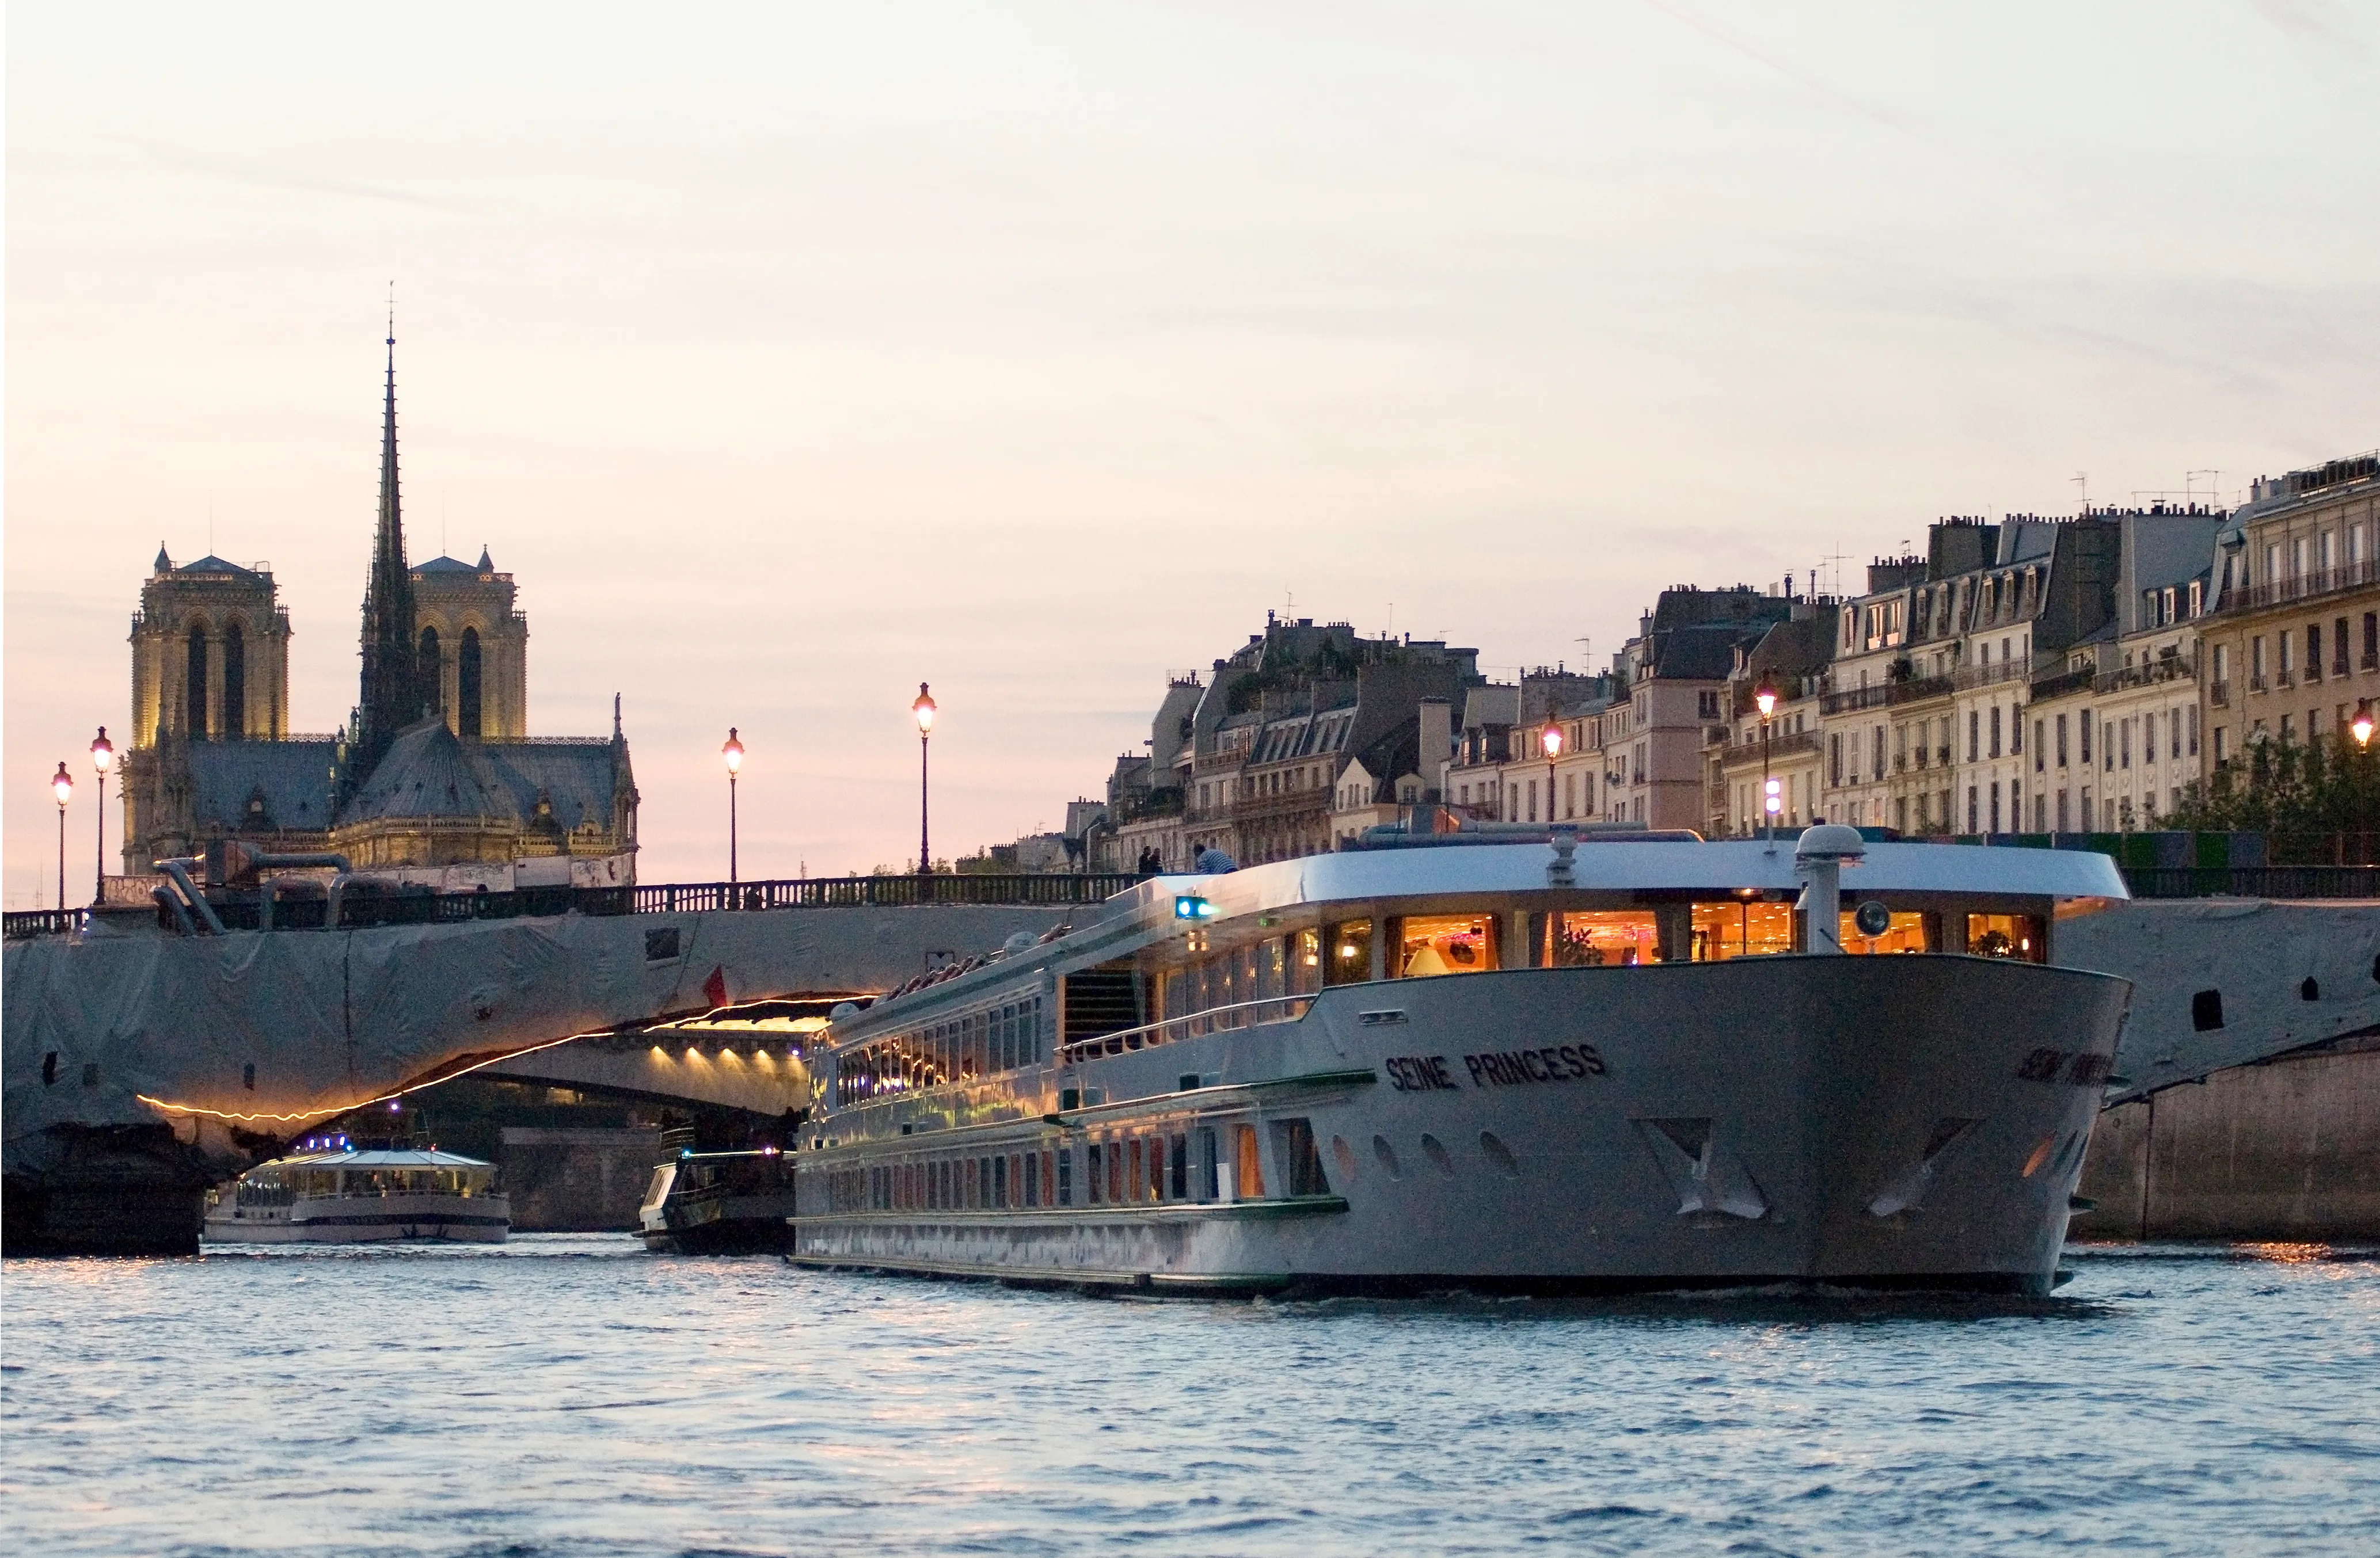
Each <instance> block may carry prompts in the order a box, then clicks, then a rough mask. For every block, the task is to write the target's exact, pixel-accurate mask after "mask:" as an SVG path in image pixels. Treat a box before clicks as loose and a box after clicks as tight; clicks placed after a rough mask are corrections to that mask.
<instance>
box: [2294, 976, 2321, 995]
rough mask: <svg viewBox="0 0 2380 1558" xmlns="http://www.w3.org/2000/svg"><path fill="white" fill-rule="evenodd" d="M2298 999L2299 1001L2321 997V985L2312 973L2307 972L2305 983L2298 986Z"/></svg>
mask: <svg viewBox="0 0 2380 1558" xmlns="http://www.w3.org/2000/svg"><path fill="white" fill-rule="evenodd" d="M2298 999H2299V1000H2301V1001H2318V1000H2320V999H2322V985H2321V984H2319V983H2318V982H2317V981H2316V980H2315V979H2314V976H2313V975H2312V974H2307V975H2306V977H2305V983H2304V984H2301V985H2299V986H2298Z"/></svg>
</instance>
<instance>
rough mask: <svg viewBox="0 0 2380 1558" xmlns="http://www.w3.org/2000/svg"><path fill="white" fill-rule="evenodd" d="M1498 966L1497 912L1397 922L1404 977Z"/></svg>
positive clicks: (1399, 966)
mask: <svg viewBox="0 0 2380 1558" xmlns="http://www.w3.org/2000/svg"><path fill="white" fill-rule="evenodd" d="M1647 919H1648V921H1649V919H1650V916H1647ZM1495 967H1496V921H1495V917H1494V916H1493V915H1488V914H1415V915H1413V916H1411V917H1409V918H1407V919H1404V920H1401V921H1399V922H1398V924H1397V977H1399V978H1400V979H1426V978H1429V977H1432V976H1434V975H1437V974H1441V973H1488V972H1493V971H1494V969H1495Z"/></svg>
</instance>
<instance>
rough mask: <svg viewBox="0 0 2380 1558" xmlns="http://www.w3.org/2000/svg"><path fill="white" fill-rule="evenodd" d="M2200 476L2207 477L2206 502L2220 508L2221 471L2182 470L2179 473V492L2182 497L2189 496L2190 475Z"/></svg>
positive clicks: (2221, 501) (2221, 497)
mask: <svg viewBox="0 0 2380 1558" xmlns="http://www.w3.org/2000/svg"><path fill="white" fill-rule="evenodd" d="M2202 476H2203V477H2206V478H2207V482H2206V501H2207V502H2209V503H2210V504H2212V505H2214V506H2215V507H2216V508H2221V507H2222V506H2223V473H2222V472H2221V471H2184V472H2182V473H2181V494H2182V496H2183V497H2184V498H2189V497H2190V496H2191V478H2192V477H2202Z"/></svg>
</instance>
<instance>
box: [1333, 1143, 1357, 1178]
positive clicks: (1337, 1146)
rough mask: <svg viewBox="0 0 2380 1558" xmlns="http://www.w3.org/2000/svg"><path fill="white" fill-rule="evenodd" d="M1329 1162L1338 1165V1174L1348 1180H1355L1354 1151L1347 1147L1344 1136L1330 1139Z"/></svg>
mask: <svg viewBox="0 0 2380 1558" xmlns="http://www.w3.org/2000/svg"><path fill="white" fill-rule="evenodd" d="M1330 1161H1331V1162H1333V1163H1335V1164H1337V1165H1339V1172H1340V1173H1342V1174H1343V1175H1345V1176H1346V1177H1347V1178H1350V1179H1353V1178H1355V1149H1354V1148H1353V1147H1351V1146H1349V1145H1347V1139H1346V1138H1345V1137H1344V1136H1333V1137H1332V1138H1331V1139H1330Z"/></svg>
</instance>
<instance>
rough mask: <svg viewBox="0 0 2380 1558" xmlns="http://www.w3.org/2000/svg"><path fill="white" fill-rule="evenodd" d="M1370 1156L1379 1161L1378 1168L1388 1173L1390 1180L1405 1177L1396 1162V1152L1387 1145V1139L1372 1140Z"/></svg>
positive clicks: (1374, 1138)
mask: <svg viewBox="0 0 2380 1558" xmlns="http://www.w3.org/2000/svg"><path fill="white" fill-rule="evenodd" d="M1372 1155H1373V1156H1374V1157H1376V1158H1378V1159H1379V1160H1380V1166H1381V1167H1382V1168H1383V1169H1385V1170H1387V1171H1388V1176H1389V1178H1391V1179H1402V1178H1404V1177H1405V1174H1404V1169H1403V1165H1400V1164H1399V1163H1398V1162H1397V1150H1396V1149H1395V1148H1394V1147H1391V1146H1390V1145H1389V1139H1388V1138H1387V1137H1385V1136H1375V1137H1373V1138H1372Z"/></svg>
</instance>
